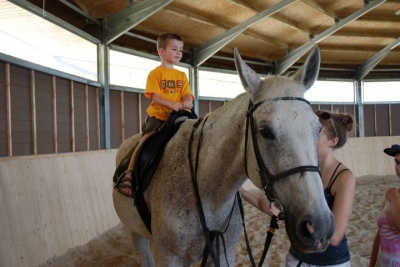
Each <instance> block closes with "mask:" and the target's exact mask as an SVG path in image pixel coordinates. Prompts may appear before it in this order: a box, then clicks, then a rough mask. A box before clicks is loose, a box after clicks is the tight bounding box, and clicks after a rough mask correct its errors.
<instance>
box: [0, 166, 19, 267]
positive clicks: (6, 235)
mask: <svg viewBox="0 0 400 267" xmlns="http://www.w3.org/2000/svg"><path fill="white" fill-rule="evenodd" d="M9 177H11V173H10V170H9V168H8V166H7V165H6V164H1V163H0V214H1V216H0V266H17V261H18V260H17V255H16V251H15V243H14V239H13V236H12V231H11V228H12V226H11V223H12V222H11V221H10V217H9V215H8V212H7V205H6V204H8V203H6V199H5V198H6V195H7V193H10V192H9V188H8V186H9V180H8V178H9ZM8 201H10V199H9V200H8ZM8 209H10V207H8Z"/></svg>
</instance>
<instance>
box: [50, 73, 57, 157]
mask: <svg viewBox="0 0 400 267" xmlns="http://www.w3.org/2000/svg"><path fill="white" fill-rule="evenodd" d="M51 96H52V100H53V107H52V113H53V145H54V153H58V139H57V83H56V76H54V75H53V76H52V77H51Z"/></svg>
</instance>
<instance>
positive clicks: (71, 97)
mask: <svg viewBox="0 0 400 267" xmlns="http://www.w3.org/2000/svg"><path fill="white" fill-rule="evenodd" d="M69 90H70V95H69V97H70V103H71V106H70V117H71V151H72V152H75V102H74V81H69Z"/></svg>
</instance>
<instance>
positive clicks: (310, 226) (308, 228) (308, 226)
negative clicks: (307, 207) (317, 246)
mask: <svg viewBox="0 0 400 267" xmlns="http://www.w3.org/2000/svg"><path fill="white" fill-rule="evenodd" d="M306 228H307V231H308V232H309V233H310V234H311V235H313V234H314V227H313V226H312V223H310V222H306Z"/></svg>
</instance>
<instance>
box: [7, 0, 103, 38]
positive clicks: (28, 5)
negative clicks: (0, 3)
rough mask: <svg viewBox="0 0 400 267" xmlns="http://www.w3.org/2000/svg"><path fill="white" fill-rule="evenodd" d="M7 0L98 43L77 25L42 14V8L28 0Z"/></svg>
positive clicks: (48, 14)
mask: <svg viewBox="0 0 400 267" xmlns="http://www.w3.org/2000/svg"><path fill="white" fill-rule="evenodd" d="M8 1H10V2H11V3H13V4H15V5H17V6H19V7H22V8H23V9H25V10H27V11H29V12H31V13H33V14H35V15H37V16H39V17H41V18H42V19H45V20H48V21H50V22H51V23H54V24H55V25H57V26H60V27H61V28H63V29H65V30H67V31H70V32H72V33H73V34H76V35H78V36H79V37H82V38H83V39H85V40H87V41H89V42H92V43H94V44H99V43H100V40H99V39H97V38H95V37H93V36H92V35H90V34H88V33H86V32H84V31H82V30H81V29H78V28H77V27H75V26H73V25H71V24H69V23H66V22H65V21H64V20H62V19H60V18H58V17H56V16H54V15H52V14H50V13H48V12H46V13H45V15H44V14H43V9H41V8H39V7H37V6H35V5H34V4H31V3H30V2H28V1H26V0H8Z"/></svg>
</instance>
